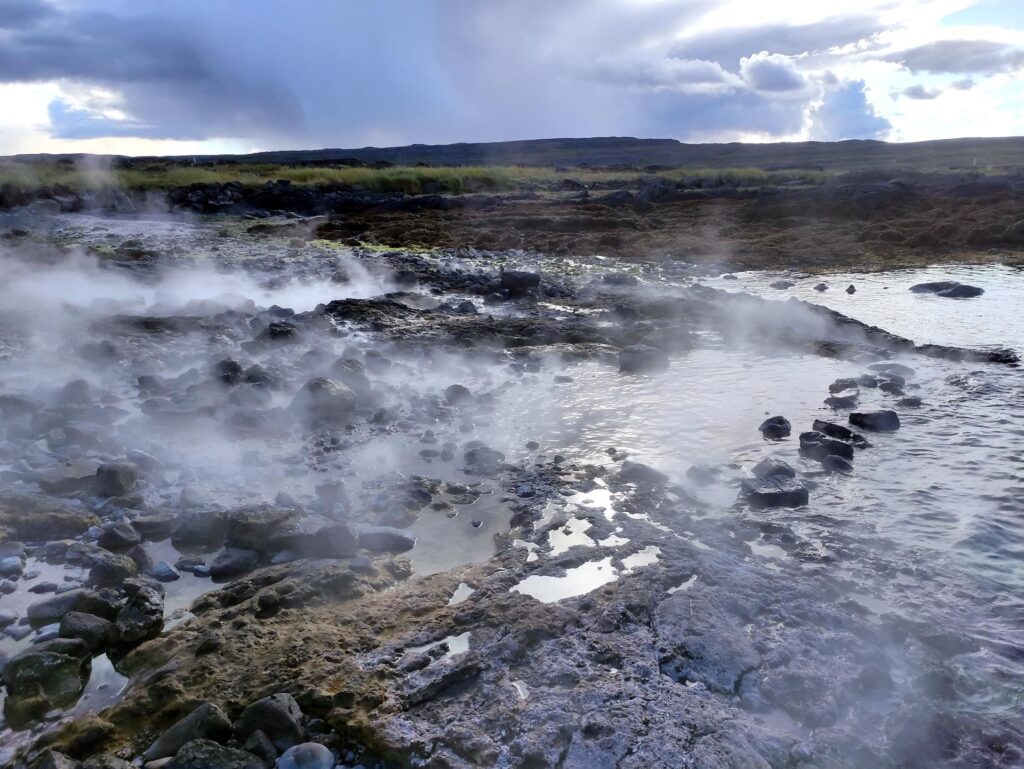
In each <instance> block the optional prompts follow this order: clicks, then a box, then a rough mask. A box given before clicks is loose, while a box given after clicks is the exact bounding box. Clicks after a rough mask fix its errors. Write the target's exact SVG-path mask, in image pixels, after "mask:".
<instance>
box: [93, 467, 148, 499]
mask: <svg viewBox="0 0 1024 769" xmlns="http://www.w3.org/2000/svg"><path fill="white" fill-rule="evenodd" d="M138 473H139V469H138V468H137V467H136V466H135V465H133V464H130V463H128V462H112V463H109V464H105V465H100V466H99V467H98V468H96V478H95V480H94V481H93V487H92V492H93V494H95V495H96V496H97V497H123V496H124V495H125V494H127V493H128V492H129V491H131V490H132V488H134V486H135V483H136V481H137V480H138Z"/></svg>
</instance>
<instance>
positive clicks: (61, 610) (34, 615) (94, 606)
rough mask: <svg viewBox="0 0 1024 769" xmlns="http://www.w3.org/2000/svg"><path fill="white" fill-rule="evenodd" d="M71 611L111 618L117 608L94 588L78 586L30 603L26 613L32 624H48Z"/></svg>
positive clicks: (57, 620)
mask: <svg viewBox="0 0 1024 769" xmlns="http://www.w3.org/2000/svg"><path fill="white" fill-rule="evenodd" d="M72 611H76V612H83V613H85V614H95V615H96V616H98V617H103V618H105V619H113V617H114V616H115V615H116V614H117V611H118V608H117V607H115V606H113V605H112V604H111V603H110V602H109V601H107V600H105V599H104V598H103V597H101V596H100V594H99V593H97V592H96V591H95V590H90V589H89V588H84V587H79V588H75V589H73V590H68V591H66V592H64V593H58V594H57V595H55V596H51V597H50V598H47V599H46V600H45V601H40V602H39V603H34V604H32V605H31V606H29V607H28V611H27V614H28V618H29V620H31V622H32V624H33V625H49V624H50V623H53V622H60V620H61V618H62V617H63V616H64V615H65V614H67V613H68V612H72Z"/></svg>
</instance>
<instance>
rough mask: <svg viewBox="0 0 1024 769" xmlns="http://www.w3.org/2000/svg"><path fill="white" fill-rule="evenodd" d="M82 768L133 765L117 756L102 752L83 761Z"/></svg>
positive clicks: (127, 767) (119, 768)
mask: <svg viewBox="0 0 1024 769" xmlns="http://www.w3.org/2000/svg"><path fill="white" fill-rule="evenodd" d="M82 769H132V765H131V764H129V763H128V762H127V761H125V760H123V759H120V758H118V757H117V756H112V755H110V754H109V753H101V754H100V755H98V756H92V757H91V758H88V759H86V760H85V761H83V762H82Z"/></svg>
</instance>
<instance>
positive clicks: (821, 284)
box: [814, 283, 828, 291]
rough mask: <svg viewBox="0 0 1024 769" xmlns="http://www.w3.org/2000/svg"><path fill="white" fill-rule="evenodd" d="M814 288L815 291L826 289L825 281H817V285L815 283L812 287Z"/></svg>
mask: <svg viewBox="0 0 1024 769" xmlns="http://www.w3.org/2000/svg"><path fill="white" fill-rule="evenodd" d="M814 290H815V291H828V284H826V283H819V284H818V285H816V286H815V287H814Z"/></svg>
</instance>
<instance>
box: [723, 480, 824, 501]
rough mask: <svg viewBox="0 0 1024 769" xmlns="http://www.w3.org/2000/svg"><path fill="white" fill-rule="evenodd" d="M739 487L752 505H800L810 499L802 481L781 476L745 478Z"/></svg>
mask: <svg viewBox="0 0 1024 769" xmlns="http://www.w3.org/2000/svg"><path fill="white" fill-rule="evenodd" d="M740 488H741V490H742V492H743V496H744V497H746V499H747V501H748V502H749V503H750V504H751V505H753V506H754V507H800V506H801V505H806V504H807V503H808V501H810V494H809V493H808V492H807V488H806V487H805V486H804V485H803V484H802V483H800V482H799V481H797V480H794V479H793V478H786V477H783V476H770V477H768V478H747V479H745V480H744V481H743V483H742V484H741V486H740Z"/></svg>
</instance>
